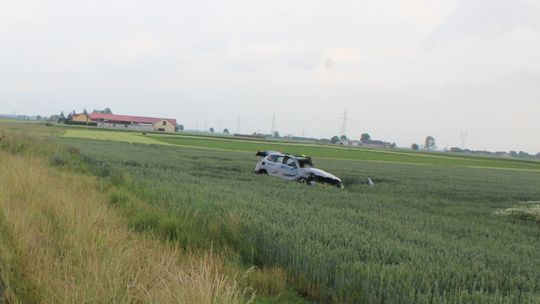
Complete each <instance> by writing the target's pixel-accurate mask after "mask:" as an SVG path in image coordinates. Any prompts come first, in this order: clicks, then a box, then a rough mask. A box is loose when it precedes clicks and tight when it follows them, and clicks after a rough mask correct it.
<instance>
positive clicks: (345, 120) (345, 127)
mask: <svg viewBox="0 0 540 304" xmlns="http://www.w3.org/2000/svg"><path fill="white" fill-rule="evenodd" d="M341 120H342V121H343V125H342V126H341V135H345V136H347V121H348V120H349V118H348V117H347V109H345V112H343V116H341Z"/></svg>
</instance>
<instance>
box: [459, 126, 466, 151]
mask: <svg viewBox="0 0 540 304" xmlns="http://www.w3.org/2000/svg"><path fill="white" fill-rule="evenodd" d="M460 136H461V149H462V150H463V149H465V139H467V132H465V131H463V130H461V133H460Z"/></svg>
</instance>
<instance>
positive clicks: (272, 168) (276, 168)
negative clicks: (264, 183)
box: [266, 155, 284, 177]
mask: <svg viewBox="0 0 540 304" xmlns="http://www.w3.org/2000/svg"><path fill="white" fill-rule="evenodd" d="M283 159H284V156H278V155H273V157H269V158H268V159H267V160H268V161H267V163H266V172H267V173H268V175H272V176H280V177H281V165H283Z"/></svg>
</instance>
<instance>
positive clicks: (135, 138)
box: [63, 130, 172, 146]
mask: <svg viewBox="0 0 540 304" xmlns="http://www.w3.org/2000/svg"><path fill="white" fill-rule="evenodd" d="M63 136H65V137H74V138H86V139H94V140H111V141H121V142H128V143H140V144H147V145H150V144H153V145H164V146H172V144H169V143H166V142H162V141H159V140H156V139H153V138H150V137H146V136H145V135H142V133H134V132H119V131H97V130H67V131H66V133H65V134H64V135H63Z"/></svg>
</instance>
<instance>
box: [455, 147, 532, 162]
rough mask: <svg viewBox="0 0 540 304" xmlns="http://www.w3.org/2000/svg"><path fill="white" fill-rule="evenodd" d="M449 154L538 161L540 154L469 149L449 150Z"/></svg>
mask: <svg viewBox="0 0 540 304" xmlns="http://www.w3.org/2000/svg"><path fill="white" fill-rule="evenodd" d="M450 152H454V153H466V154H476V155H488V156H499V157H520V158H538V159H540V152H538V153H536V154H529V153H527V152H525V151H519V152H517V151H510V152H505V151H497V152H491V151H485V150H470V149H461V148H457V147H454V148H450Z"/></svg>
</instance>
